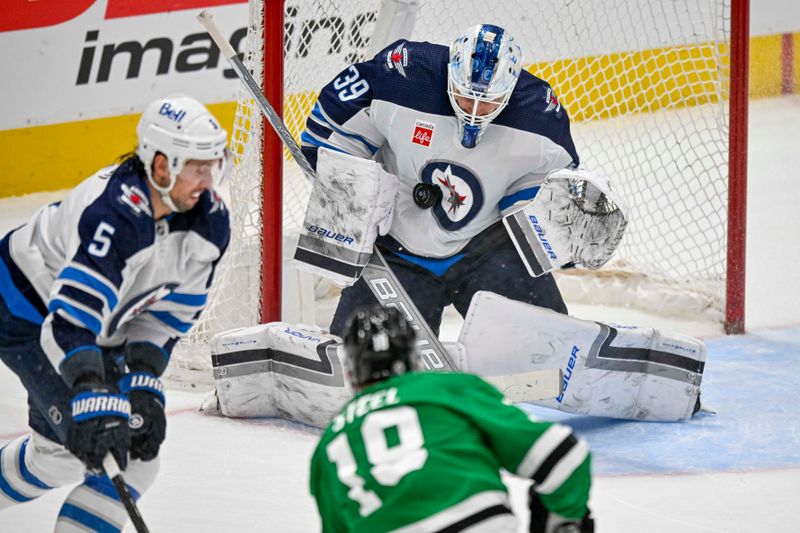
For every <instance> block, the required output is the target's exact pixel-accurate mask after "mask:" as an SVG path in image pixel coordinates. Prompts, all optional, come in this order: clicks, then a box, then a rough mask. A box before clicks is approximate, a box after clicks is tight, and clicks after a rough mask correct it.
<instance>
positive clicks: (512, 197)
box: [497, 185, 539, 211]
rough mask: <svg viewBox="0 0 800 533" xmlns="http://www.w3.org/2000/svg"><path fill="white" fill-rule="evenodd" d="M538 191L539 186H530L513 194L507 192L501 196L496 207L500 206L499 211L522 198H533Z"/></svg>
mask: <svg viewBox="0 0 800 533" xmlns="http://www.w3.org/2000/svg"><path fill="white" fill-rule="evenodd" d="M538 192H539V186H538V185H537V186H536V187H530V188H528V189H522V190H519V191H517V192H515V193H514V194H509V195H508V196H503V197H502V198H501V199H500V201H499V202H498V203H497V207H499V208H500V211H503V210H505V209H508V208H509V207H511V206H512V205H514V204H515V203H517V202H521V201H523V200H533V198H534V197H535V196H536V194H537V193H538Z"/></svg>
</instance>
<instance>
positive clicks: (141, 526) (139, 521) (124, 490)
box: [103, 453, 150, 533]
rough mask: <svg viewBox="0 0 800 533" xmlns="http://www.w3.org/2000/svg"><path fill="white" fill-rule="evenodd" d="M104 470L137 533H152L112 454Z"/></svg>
mask: <svg viewBox="0 0 800 533" xmlns="http://www.w3.org/2000/svg"><path fill="white" fill-rule="evenodd" d="M103 470H105V473H106V475H107V476H108V478H109V479H110V480H111V483H113V484H114V488H115V489H116V490H117V495H119V499H120V501H121V502H122V505H123V506H125V511H127V513H128V517H130V519H131V522H132V523H133V527H134V529H136V532H137V533H150V530H149V529H147V524H145V523H144V519H143V518H142V514H141V513H140V512H139V508H138V507H137V506H136V501H134V499H133V496H131V492H130V491H129V490H128V485H126V484H125V479H124V478H123V477H122V472H121V471H120V469H119V465H118V464H117V460H116V459H114V456H112V455H111V454H110V453H109V454H107V455H106V456H105V458H104V459H103Z"/></svg>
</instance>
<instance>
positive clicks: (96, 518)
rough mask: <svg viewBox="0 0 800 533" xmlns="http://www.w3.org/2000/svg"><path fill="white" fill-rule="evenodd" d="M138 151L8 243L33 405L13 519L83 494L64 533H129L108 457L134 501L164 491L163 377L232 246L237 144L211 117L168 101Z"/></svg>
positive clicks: (5, 278)
mask: <svg viewBox="0 0 800 533" xmlns="http://www.w3.org/2000/svg"><path fill="white" fill-rule="evenodd" d="M137 137H138V139H137V140H138V144H137V147H136V152H135V153H134V154H130V155H129V156H127V157H126V158H125V159H124V160H123V161H122V162H121V163H120V164H119V165H115V166H111V167H108V168H105V169H102V170H100V171H99V172H98V173H96V174H94V175H93V176H91V177H89V178H88V179H86V180H85V181H83V182H82V183H81V184H80V185H78V186H77V187H76V188H75V189H74V190H72V191H71V192H70V193H69V194H68V195H67V196H66V197H65V198H64V200H63V201H61V202H57V203H54V204H50V205H46V206H44V207H42V208H41V209H40V210H39V211H38V212H37V213H36V214H35V215H34V216H33V218H32V219H31V220H30V221H29V222H28V223H27V224H25V225H23V226H21V227H19V228H17V229H15V230H13V231H12V232H10V233H9V234H7V235H6V236H4V237H3V238H2V240H0V358H1V359H2V361H3V362H4V363H5V364H6V365H8V366H9V367H10V368H11V370H13V371H14V372H15V373H16V374H17V375H18V376H19V378H20V380H21V381H22V383H23V385H24V386H25V388H26V389H27V391H28V403H29V423H30V428H31V432H30V433H29V434H27V435H24V436H22V437H20V438H17V439H15V440H14V441H12V442H10V443H7V444H5V446H3V447H2V449H0V509H3V508H6V507H9V506H11V505H15V504H19V503H23V502H27V501H29V500H32V499H35V498H36V497H38V496H41V495H42V494H44V493H45V492H47V491H48V490H50V489H52V488H54V487H59V486H62V485H67V484H78V483H80V484H79V485H77V487H76V488H75V489H74V490H72V491H71V492H70V493H69V495H68V496H67V499H66V501H65V503H64V504H63V506H62V508H61V510H60V512H59V515H58V519H57V523H56V526H55V529H56V531H121V530H122V529H123V527H124V525H125V522H126V520H127V515H126V512H125V509H124V507H123V506H122V504H121V503H120V502H119V499H118V497H117V496H116V492H115V490H114V488H113V486H112V485H111V482H110V481H109V479H108V478H107V477H105V476H101V475H98V474H97V472H101V471H102V470H101V465H102V461H103V458H104V457H105V456H106V454H108V453H111V454H112V455H113V456H114V458H115V459H116V461H117V462H118V464H119V465H120V466H121V467H122V468H123V469H125V479H126V482H127V483H128V484H129V485H130V491H131V493H132V495H133V496H134V498H137V497H138V496H139V495H141V494H142V492H144V491H145V490H146V489H147V488H148V487H149V486H150V484H151V483H152V482H153V480H154V477H155V475H156V472H157V470H158V451H159V446H160V445H161V443H162V441H163V440H164V437H165V431H166V419H165V416H164V393H163V387H162V384H161V382H160V380H159V379H158V378H159V376H160V375H161V374H162V373H163V372H164V370H165V368H166V366H167V363H168V362H169V358H170V353H171V351H172V349H173V347H174V346H175V344H176V342H177V341H178V340H179V339H180V337H181V336H182V335H184V334H185V333H186V332H187V331H188V330H189V329H190V328H191V327H192V325H193V323H194V322H195V321H196V320H197V319H198V317H199V316H200V313H201V312H202V310H203V308H204V306H205V303H206V299H207V295H208V291H209V288H210V285H211V281H212V278H213V276H214V269H215V267H216V265H217V263H218V261H219V260H220V258H221V257H222V255H223V253H224V251H225V249H226V247H227V245H228V240H229V237H230V227H229V222H228V213H227V210H226V208H225V205H224V203H223V202H222V200H221V199H220V197H219V196H218V195H217V193H216V192H215V191H214V189H213V185H214V184H215V183H216V182H218V181H219V180H221V179H222V177H224V174H225V170H226V167H227V164H228V161H227V148H226V146H227V133H226V131H225V130H224V129H223V128H222V127H221V126H220V124H219V122H218V121H217V120H216V119H215V118H214V117H213V116H212V115H211V114H210V113H209V111H208V110H207V109H206V108H205V107H204V106H203V105H202V104H200V103H199V102H197V101H196V100H194V99H193V98H190V97H188V96H185V95H180V94H176V95H172V96H169V97H167V98H164V99H159V100H157V101H155V102H153V103H151V104H150V105H149V106H148V107H147V108H146V110H145V111H144V113H143V114H142V117H141V119H140V121H139V124H138V127H137ZM126 465H127V468H126ZM87 469H88V473H87ZM84 476H85V477H84ZM1 521H2V518H0V522H1Z"/></svg>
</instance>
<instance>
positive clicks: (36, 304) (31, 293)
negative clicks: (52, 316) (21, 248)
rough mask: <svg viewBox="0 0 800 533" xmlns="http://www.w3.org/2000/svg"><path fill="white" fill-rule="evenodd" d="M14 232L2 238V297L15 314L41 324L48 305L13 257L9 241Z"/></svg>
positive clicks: (0, 254) (0, 281)
mask: <svg viewBox="0 0 800 533" xmlns="http://www.w3.org/2000/svg"><path fill="white" fill-rule="evenodd" d="M13 233H14V232H13V231H12V232H11V233H9V234H7V235H6V236H5V237H3V239H2V240H0V297H2V298H3V300H4V301H5V302H6V306H8V309H9V311H10V312H11V314H13V315H14V316H16V317H18V318H22V319H24V320H27V321H28V322H33V323H34V324H41V323H42V322H44V317H45V315H47V307H46V306H45V305H44V302H42V299H41V298H40V297H39V294H38V293H37V292H36V289H34V288H33V285H31V282H30V281H28V278H27V277H25V274H23V273H22V271H21V270H20V269H19V267H17V265H16V264H14V260H13V259H12V258H11V250H10V249H9V241H10V240H11V235H12V234H13Z"/></svg>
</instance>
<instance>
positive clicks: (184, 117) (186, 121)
mask: <svg viewBox="0 0 800 533" xmlns="http://www.w3.org/2000/svg"><path fill="white" fill-rule="evenodd" d="M136 136H137V138H138V142H137V145H136V155H137V156H138V157H139V159H140V160H141V161H142V163H143V164H144V168H145V172H146V173H147V179H148V181H149V182H150V184H151V185H152V186H153V187H154V188H155V190H156V191H158V193H159V195H160V196H161V199H162V200H163V202H164V203H165V204H166V205H167V207H169V208H170V209H171V210H173V211H181V210H180V209H179V208H178V207H177V206H176V205H175V203H174V202H173V201H172V198H171V197H170V194H169V193H170V191H171V190H172V188H173V187H174V186H175V182H176V180H177V179H178V174H180V173H181V171H182V170H183V167H184V165H186V162H187V161H190V160H198V161H215V164H214V165H213V167H212V177H213V184H214V186H218V185H219V184H220V183H221V182H222V181H223V180H224V178H225V176H226V175H227V173H228V171H229V168H230V164H229V159H228V148H227V145H228V133H227V132H226V131H225V130H224V129H223V128H222V126H220V124H219V122H218V121H217V119H216V118H214V116H213V115H212V114H211V113H210V112H209V111H208V109H206V107H205V106H204V105H203V104H201V103H200V102H198V101H197V100H195V99H194V98H192V97H190V96H186V95H184V94H173V95H170V96H168V97H166V98H162V99H159V100H156V101H155V102H153V103H151V104H150V105H148V106H147V108H146V109H145V110H144V113H142V117H141V118H140V119H139V125H138V126H137V127H136ZM159 153H161V154H164V156H165V157H166V158H167V164H168V167H169V183H167V185H166V186H162V185H159V184H158V183H156V181H155V179H154V178H153V159H155V157H156V154H159Z"/></svg>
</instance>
